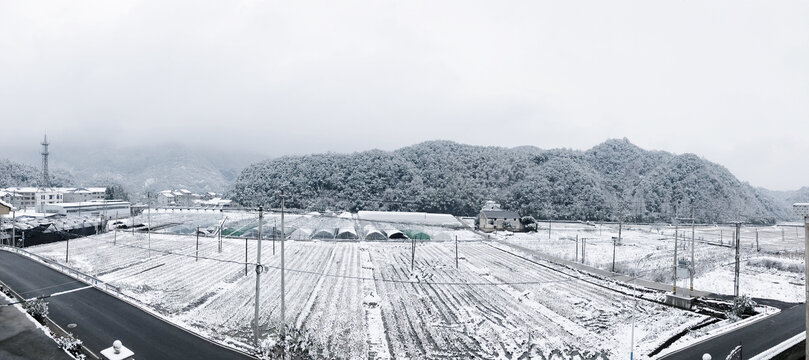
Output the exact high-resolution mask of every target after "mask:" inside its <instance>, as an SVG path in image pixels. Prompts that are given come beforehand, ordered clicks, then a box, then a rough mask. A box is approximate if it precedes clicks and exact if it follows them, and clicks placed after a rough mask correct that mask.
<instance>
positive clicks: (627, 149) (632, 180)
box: [230, 139, 792, 223]
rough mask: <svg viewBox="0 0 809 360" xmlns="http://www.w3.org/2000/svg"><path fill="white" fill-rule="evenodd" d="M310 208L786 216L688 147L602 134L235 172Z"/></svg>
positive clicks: (253, 193) (237, 189)
mask: <svg viewBox="0 0 809 360" xmlns="http://www.w3.org/2000/svg"><path fill="white" fill-rule="evenodd" d="M280 189H285V191H286V193H287V195H288V198H287V205H288V206H290V207H299V208H304V209H311V210H326V209H333V210H342V209H347V210H410V211H426V212H448V213H452V214H455V215H475V214H477V212H478V210H479V209H480V208H481V206H482V205H483V203H484V202H485V201H486V200H490V199H491V200H495V201H497V202H500V203H501V204H503V206H504V207H505V208H509V209H515V210H519V211H520V213H521V214H522V215H532V216H534V217H536V218H538V219H546V218H553V219H589V220H618V219H619V218H623V219H625V220H628V221H670V220H671V219H672V218H673V216H674V214H675V213H678V214H679V216H681V217H687V216H690V213H691V209H692V204H693V208H694V214H695V217H696V218H697V219H698V221H705V222H723V221H729V220H734V219H738V218H742V219H745V220H746V221H749V222H757V223H770V222H773V221H775V220H777V219H789V218H791V217H792V215H791V213H790V210H789V209H787V208H785V207H784V206H783V202H782V201H778V200H776V199H775V198H774V197H773V196H772V195H771V194H769V193H768V192H766V191H765V190H763V189H756V188H753V187H752V186H750V185H749V184H747V183H743V182H741V181H739V180H738V179H736V177H735V176H733V174H731V173H730V172H729V171H728V170H727V169H726V168H724V167H723V166H721V165H718V164H715V163H712V162H710V161H707V160H705V159H702V158H700V157H698V156H696V155H693V154H682V155H676V154H671V153H668V152H663V151H647V150H644V149H641V148H639V147H637V146H635V145H633V144H631V143H630V142H629V141H628V140H626V139H623V140H608V141H606V142H604V143H602V144H600V145H597V146H595V147H593V148H591V149H589V150H586V151H578V150H570V149H552V150H543V149H539V148H536V147H531V146H522V147H516V148H502V147H484V146H472V145H463V144H458V143H454V142H450V141H429V142H425V143H421V144H416V145H413V146H408V147H405V148H401V149H398V150H395V151H390V152H387V151H380V150H371V151H363V152H357V153H353V154H335V153H328V154H315V155H306V156H286V157H281V158H278V159H273V160H266V161H262V162H259V163H255V164H253V165H251V166H249V167H247V168H246V169H245V170H243V171H242V173H241V175H240V176H239V177H238V178H237V179H236V181H235V182H234V184H233V186H232V187H231V188H230V196H231V197H232V198H233V199H234V200H236V201H237V202H239V203H242V204H244V205H250V206H253V205H259V204H262V205H265V206H278V205H279V199H280V198H279V197H278V196H277V194H278V193H279V192H280Z"/></svg>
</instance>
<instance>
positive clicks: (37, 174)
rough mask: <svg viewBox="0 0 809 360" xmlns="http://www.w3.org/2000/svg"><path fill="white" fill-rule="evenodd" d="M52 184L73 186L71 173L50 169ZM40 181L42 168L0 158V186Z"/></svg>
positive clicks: (29, 183) (37, 183)
mask: <svg viewBox="0 0 809 360" xmlns="http://www.w3.org/2000/svg"><path fill="white" fill-rule="evenodd" d="M50 177H51V179H50V180H51V181H50V182H51V185H52V186H73V184H74V183H75V182H76V181H75V179H74V177H73V175H71V174H70V173H68V172H66V171H62V170H55V171H51V173H50ZM41 182H42V169H40V168H36V167H33V166H30V165H25V164H21V163H18V162H14V161H10V160H7V159H0V188H4V187H15V186H39V185H41Z"/></svg>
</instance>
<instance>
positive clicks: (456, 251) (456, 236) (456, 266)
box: [455, 235, 458, 269]
mask: <svg viewBox="0 0 809 360" xmlns="http://www.w3.org/2000/svg"><path fill="white" fill-rule="evenodd" d="M455 268H456V269H457V268H458V235H455Z"/></svg>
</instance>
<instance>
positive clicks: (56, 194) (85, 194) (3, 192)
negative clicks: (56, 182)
mask: <svg viewBox="0 0 809 360" xmlns="http://www.w3.org/2000/svg"><path fill="white" fill-rule="evenodd" d="M106 194H107V188H105V187H88V188H73V187H48V188H43V187H10V188H4V189H0V199H2V200H3V201H5V202H7V203H9V204H11V205H14V207H16V208H19V209H23V210H25V209H35V210H36V211H38V212H44V211H43V206H44V205H49V204H58V203H63V202H82V201H93V200H104V198H105V197H106Z"/></svg>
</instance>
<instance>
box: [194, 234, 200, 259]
mask: <svg viewBox="0 0 809 360" xmlns="http://www.w3.org/2000/svg"><path fill="white" fill-rule="evenodd" d="M195 256H196V260H194V261H199V226H197V251H196V255H195Z"/></svg>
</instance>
